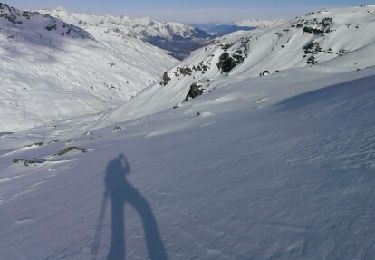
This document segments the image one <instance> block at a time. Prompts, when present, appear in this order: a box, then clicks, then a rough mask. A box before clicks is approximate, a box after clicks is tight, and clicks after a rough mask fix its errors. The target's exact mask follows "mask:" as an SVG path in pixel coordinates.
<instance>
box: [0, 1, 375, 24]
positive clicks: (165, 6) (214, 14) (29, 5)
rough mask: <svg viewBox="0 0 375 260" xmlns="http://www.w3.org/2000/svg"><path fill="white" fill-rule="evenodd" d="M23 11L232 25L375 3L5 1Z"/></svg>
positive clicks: (374, 2) (373, 2) (289, 17)
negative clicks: (56, 11)
mask: <svg viewBox="0 0 375 260" xmlns="http://www.w3.org/2000/svg"><path fill="white" fill-rule="evenodd" d="M0 2H2V3H6V4H9V5H11V6H14V7H16V8H19V9H22V10H35V9H40V8H49V9H55V8H57V7H59V6H62V7H64V8H65V9H66V10H68V11H69V12H75V13H89V14H113V15H126V16H130V17H151V18H153V19H156V20H161V21H175V22H184V23H206V22H232V21H241V20H247V19H278V18H282V19H291V18H293V17H295V16H297V15H303V14H304V13H307V12H311V11H316V10H320V9H322V8H329V7H342V6H356V5H357V6H358V5H365V4H375V1H358V0H315V1H314V0H304V1H301V0H263V1H261V2H260V1H255V0H188V1H178V0H137V1H128V0H123V1H121V0H107V1H100V0H91V1H90V0H81V1H77V0H10V1H9V0H5V1H1V0H0Z"/></svg>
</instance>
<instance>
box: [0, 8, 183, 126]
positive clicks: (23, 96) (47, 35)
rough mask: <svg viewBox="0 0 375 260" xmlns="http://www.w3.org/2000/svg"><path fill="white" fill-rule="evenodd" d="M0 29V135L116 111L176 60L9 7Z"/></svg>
mask: <svg viewBox="0 0 375 260" xmlns="http://www.w3.org/2000/svg"><path fill="white" fill-rule="evenodd" d="M0 29H1V30H0V53H1V55H2V58H1V60H0V69H1V75H0V86H1V88H2V90H3V91H2V95H1V96H0V107H1V110H0V118H1V122H0V131H17V130H20V129H25V128H30V127H33V126H37V125H40V124H43V123H45V122H50V121H52V120H55V119H63V118H71V117H73V116H79V115H82V114H89V113H97V112H100V111H103V110H108V109H110V108H114V107H116V106H118V105H119V104H122V103H124V102H125V101H128V100H129V99H130V98H131V97H132V96H135V95H136V94H137V93H138V92H139V91H141V90H142V89H144V88H145V87H147V86H148V85H150V84H151V83H152V82H154V81H156V80H157V79H158V78H159V77H160V74H161V72H162V71H163V70H165V69H168V68H169V67H170V66H173V65H174V64H175V63H176V60H174V59H173V58H171V57H170V56H169V55H167V53H165V52H164V51H162V50H160V49H159V48H157V47H154V46H151V45H149V44H145V43H143V42H142V41H140V40H138V39H134V38H129V39H128V40H127V41H126V42H125V41H120V40H116V39H115V38H110V37H109V38H108V39H107V41H101V39H100V38H99V39H95V38H94V37H93V36H92V35H91V34H89V33H88V32H86V31H84V30H82V29H81V28H79V27H76V26H74V25H69V24H67V23H65V22H63V21H62V20H59V19H56V18H52V17H51V16H49V15H41V14H38V13H33V12H22V11H19V10H16V9H14V8H11V7H9V6H7V5H1V6H0ZM36 79H37V80H36Z"/></svg>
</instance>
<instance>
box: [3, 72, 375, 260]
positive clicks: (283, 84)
mask: <svg viewBox="0 0 375 260" xmlns="http://www.w3.org/2000/svg"><path fill="white" fill-rule="evenodd" d="M374 82H375V68H374V67H371V68H368V69H364V70H362V71H359V72H327V71H322V70H318V69H312V68H300V69H294V70H288V71H285V72H281V73H279V74H274V75H271V76H269V77H263V78H256V79H245V80H243V81H241V82H237V83H233V84H230V85H227V84H222V85H220V86H217V89H216V90H215V91H213V92H210V93H207V94H206V95H204V96H202V97H200V98H198V99H196V100H194V101H193V102H187V103H185V104H184V106H182V107H180V108H179V109H175V110H173V109H170V110H168V111H165V112H161V113H158V114H155V115H153V116H150V117H144V118H141V119H138V120H134V121H128V122H124V123H117V124H114V125H111V126H109V127H106V128H102V129H96V130H95V125H96V124H97V121H98V120H99V121H100V120H101V119H100V118H92V117H91V118H81V119H79V120H76V121H69V122H66V121H61V122H59V123H57V127H53V126H50V127H41V128H36V129H33V130H27V131H24V132H19V133H16V134H8V135H3V136H2V137H1V138H0V142H1V146H0V147H1V148H0V149H1V151H0V167H1V169H2V171H1V173H0V211H1V218H0V229H1V230H2V236H1V238H0V255H1V256H2V257H4V259H30V260H33V259H90V258H91V259H105V258H106V256H107V255H108V254H109V252H110V251H111V250H110V248H111V247H110V245H111V233H112V234H114V235H115V237H121V235H120V233H121V232H120V233H119V231H118V230H121V226H122V224H121V223H122V222H121V221H120V222H119V221H116V220H115V222H114V223H115V224H114V226H113V227H112V228H111V224H110V223H111V221H110V219H111V208H110V204H109V202H107V203H106V202H105V200H104V201H103V200H102V199H103V195H104V193H105V189H106V187H108V188H111V191H112V193H111V194H114V196H113V197H112V198H111V201H112V203H114V204H113V205H118V204H116V202H117V203H120V204H121V201H120V202H119V201H118V197H116V196H115V195H116V192H120V193H121V192H124V194H125V198H126V200H127V201H128V202H131V203H132V206H133V207H131V206H130V205H129V204H127V205H126V207H125V217H124V223H125V230H124V234H125V242H126V247H123V246H120V247H119V248H117V250H115V249H113V248H112V253H113V254H115V255H116V254H117V255H118V256H119V255H122V253H121V252H122V251H124V252H126V256H127V258H126V259H130V260H133V259H147V255H148V251H147V246H146V243H145V241H146V240H149V239H152V240H151V242H150V243H149V249H150V250H151V251H150V252H151V254H152V255H153V256H154V257H151V258H150V259H159V260H160V259H165V258H158V257H156V254H157V253H160V252H164V253H166V254H167V255H168V257H169V259H274V258H278V259H288V260H289V259H372V258H374V257H375V251H374V248H375V244H374V240H373V233H374V231H375V226H374V221H373V218H374V212H375V204H374V200H373V199H372V198H373V197H374V196H375V194H374V189H373V187H374V185H375V179H374V176H373V173H374V170H375V149H374V147H373V143H374V141H375V136H374V131H375V118H374V116H373V111H374V109H375V103H374V100H375V85H374ZM145 105H147V104H145ZM198 112H199V113H198ZM87 131H90V135H87V133H86V134H85V132H87ZM40 142H43V144H40ZM33 143H36V144H34V145H33V146H31V147H26V146H27V145H30V144H33ZM38 143H39V144H38ZM68 147H79V148H82V149H86V150H85V151H86V152H85V153H82V152H81V151H75V152H71V153H69V152H68V153H67V154H65V155H61V156H58V155H54V154H57V153H58V152H59V151H62V150H63V149H64V148H68ZM120 154H124V156H125V157H126V158H127V160H128V162H129V164H130V170H129V169H128V168H127V167H125V168H123V170H124V171H126V172H127V173H129V171H130V175H129V176H128V177H127V179H128V180H127V181H126V180H123V179H120V180H118V183H122V184H123V186H119V187H118V188H116V189H119V190H117V191H116V189H115V188H114V187H113V186H112V184H110V183H111V182H108V177H107V178H106V176H111V173H116V172H118V173H121V171H122V170H121V169H122V167H124V166H120V165H121V162H122V160H121V159H119V155H120ZM116 158H117V159H116ZM15 159H29V160H30V159H34V161H35V162H41V163H40V164H36V165H35V166H33V164H32V163H31V165H30V166H24V162H22V161H18V162H15V163H14V162H13V161H14V160H15ZM43 160H45V161H43ZM105 179H107V182H105ZM106 185H107V186H106ZM116 187H117V186H116ZM122 189H124V190H122ZM134 189H136V190H137V192H136V194H138V195H137V196H138V199H135V200H134V198H135V197H134V196H135V195H134V193H133V191H134ZM128 192H130V193H128ZM126 194H127V195H126ZM132 194H133V195H132ZM139 196H142V197H143V199H142V197H139ZM114 207H115V208H116V206H114ZM148 207H150V208H149V209H148ZM112 214H115V215H116V213H115V212H114V211H112ZM121 219H122V218H121ZM154 220H156V223H155V222H154ZM145 229H146V230H147V231H146V233H144V230H145ZM150 230H151V233H150V232H149V231H150ZM159 238H160V239H159ZM120 240H121V239H120ZM153 241H154V242H153ZM157 241H159V243H156V242H157ZM160 241H161V242H160ZM113 243H114V242H113ZM113 243H112V244H113ZM160 243H161V244H160ZM122 249H123V250H122Z"/></svg>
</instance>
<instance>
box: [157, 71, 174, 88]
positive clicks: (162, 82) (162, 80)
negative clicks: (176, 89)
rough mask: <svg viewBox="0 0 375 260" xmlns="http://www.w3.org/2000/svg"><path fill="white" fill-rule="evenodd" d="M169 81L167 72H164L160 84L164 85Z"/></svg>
mask: <svg viewBox="0 0 375 260" xmlns="http://www.w3.org/2000/svg"><path fill="white" fill-rule="evenodd" d="M169 81H171V78H170V77H169V75H168V72H164V74H163V77H162V78H161V81H160V82H159V84H160V86H166V85H168V82H169Z"/></svg>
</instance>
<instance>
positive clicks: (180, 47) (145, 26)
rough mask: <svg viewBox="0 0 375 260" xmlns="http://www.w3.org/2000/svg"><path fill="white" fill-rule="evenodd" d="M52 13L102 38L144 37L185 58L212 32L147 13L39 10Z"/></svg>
mask: <svg viewBox="0 0 375 260" xmlns="http://www.w3.org/2000/svg"><path fill="white" fill-rule="evenodd" d="M38 12H41V13H46V14H50V15H52V16H53V17H56V18H59V19H62V20H64V21H67V22H69V23H72V24H75V25H77V26H79V27H81V28H83V29H85V30H87V31H88V32H90V33H91V34H92V35H94V37H95V38H96V39H100V41H111V40H113V39H114V38H117V39H118V40H119V41H125V42H126V41H128V39H129V38H137V39H141V40H142V41H144V42H147V43H150V44H153V45H155V46H158V47H160V48H162V49H165V50H167V51H168V52H169V53H170V54H171V55H173V56H174V57H176V58H179V59H183V58H186V56H187V55H188V54H189V53H190V52H191V51H193V50H196V49H198V48H199V47H201V46H202V45H203V44H205V42H206V41H207V40H209V39H210V38H211V36H210V35H208V34H207V33H205V32H204V31H201V30H199V29H197V28H194V27H192V26H189V25H186V24H181V23H171V22H158V21H154V20H151V19H150V18H148V17H145V18H141V19H136V18H131V17H127V16H124V15H122V16H119V17H118V16H113V15H89V14H74V13H69V12H67V11H66V10H64V8H62V7H60V8H57V9H55V10H48V9H44V10H38Z"/></svg>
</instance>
